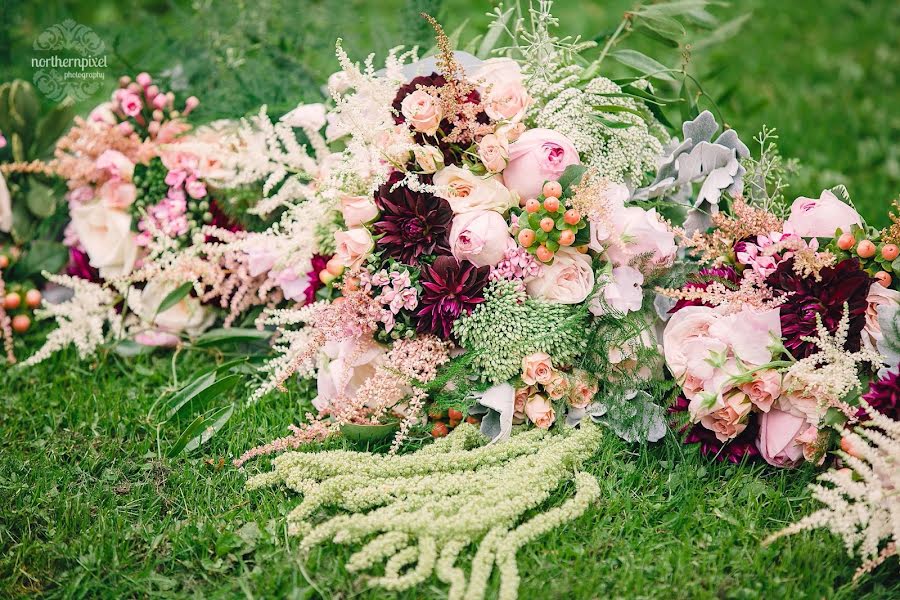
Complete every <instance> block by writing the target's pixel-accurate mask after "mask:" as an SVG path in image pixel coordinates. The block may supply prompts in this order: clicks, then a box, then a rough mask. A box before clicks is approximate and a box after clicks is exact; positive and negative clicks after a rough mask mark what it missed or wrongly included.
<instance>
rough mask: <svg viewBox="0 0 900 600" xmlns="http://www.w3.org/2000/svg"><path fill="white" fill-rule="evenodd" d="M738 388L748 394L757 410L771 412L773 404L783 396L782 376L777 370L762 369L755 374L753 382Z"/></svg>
mask: <svg viewBox="0 0 900 600" xmlns="http://www.w3.org/2000/svg"><path fill="white" fill-rule="evenodd" d="M738 387H739V388H740V389H741V391H742V392H744V393H745V394H747V397H748V398H750V402H752V403H753V405H754V406H756V408H758V409H759V410H761V411H763V412H769V409H771V408H772V403H773V402H775V400H776V399H778V396H780V395H781V374H780V373H779V372H778V371H776V370H775V369H762V370H761V371H756V372H755V373H754V374H753V380H752V381H748V382H747V383H742V384H740V385H739V386H738Z"/></svg>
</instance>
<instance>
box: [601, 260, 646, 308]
mask: <svg viewBox="0 0 900 600" xmlns="http://www.w3.org/2000/svg"><path fill="white" fill-rule="evenodd" d="M643 284H644V276H643V275H642V274H641V272H640V271H638V270H637V269H633V268H632V267H627V266H622V267H616V268H614V269H613V270H612V273H611V274H610V275H609V281H608V283H606V285H604V286H603V288H602V289H601V290H600V291H599V292H598V293H597V295H596V296H594V298H593V299H592V300H591V306H590V311H591V312H592V313H594V314H595V315H598V316H599V315H603V314H605V313H606V312H607V309H610V308H611V309H612V310H614V311H616V312H619V313H623V314H627V313H629V312H633V311H638V310H641V304H643V301H644V290H643V289H642V288H641V285H643Z"/></svg>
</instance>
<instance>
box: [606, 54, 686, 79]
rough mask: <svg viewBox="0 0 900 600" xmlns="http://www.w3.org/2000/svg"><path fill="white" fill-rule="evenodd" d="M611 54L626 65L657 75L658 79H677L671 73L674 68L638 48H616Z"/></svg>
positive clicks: (651, 75)
mask: <svg viewBox="0 0 900 600" xmlns="http://www.w3.org/2000/svg"><path fill="white" fill-rule="evenodd" d="M609 56H610V57H611V58H613V59H615V60H617V61H619V62H620V63H622V64H623V65H625V66H626V67H630V68H632V69H634V70H635V71H638V72H640V73H643V74H644V75H646V76H648V77H655V78H656V79H662V80H664V81H671V82H674V81H675V78H674V77H672V76H671V75H670V74H669V73H670V72H671V71H673V69H670V68H669V67H667V66H665V65H664V64H662V63H660V62H658V61H656V60H654V59H652V58H650V57H649V56H647V55H646V54H643V53H641V52H638V51H637V50H631V49H627V48H626V49H623V50H614V51H612V52H610V53H609Z"/></svg>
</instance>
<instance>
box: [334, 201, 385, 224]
mask: <svg viewBox="0 0 900 600" xmlns="http://www.w3.org/2000/svg"><path fill="white" fill-rule="evenodd" d="M340 202H341V215H343V217H344V223H345V224H346V225H347V227H359V226H360V225H364V224H366V223H368V222H370V221H373V220H374V219H375V217H377V216H378V207H377V206H376V205H375V200H373V199H372V196H351V195H349V194H344V195H343V196H341V199H340Z"/></svg>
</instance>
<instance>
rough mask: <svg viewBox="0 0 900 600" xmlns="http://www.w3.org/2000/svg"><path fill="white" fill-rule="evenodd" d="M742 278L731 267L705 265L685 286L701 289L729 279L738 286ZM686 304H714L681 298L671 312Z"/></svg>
mask: <svg viewBox="0 0 900 600" xmlns="http://www.w3.org/2000/svg"><path fill="white" fill-rule="evenodd" d="M740 280H741V277H740V275H738V273H737V271H735V270H734V269H733V268H731V267H727V266H726V267H705V268H703V269H700V271H699V272H698V273H697V274H696V275H694V276H693V277H691V278H690V279H688V280H687V282H686V283H685V284H684V286H682V287H684V288H689V289H700V290H705V289H706V288H708V287H709V286H710V285H711V284H713V283H716V282H725V281H729V282H731V283H733V284H735V286H737V284H738V282H739V281H740ZM685 306H712V305H711V304H709V303H707V302H703V301H702V300H679V301H678V302H676V303H675V306H673V307H672V308H671V309H670V310H669V313H674V312H678V311H679V310H681V309H682V308H684V307H685Z"/></svg>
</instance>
